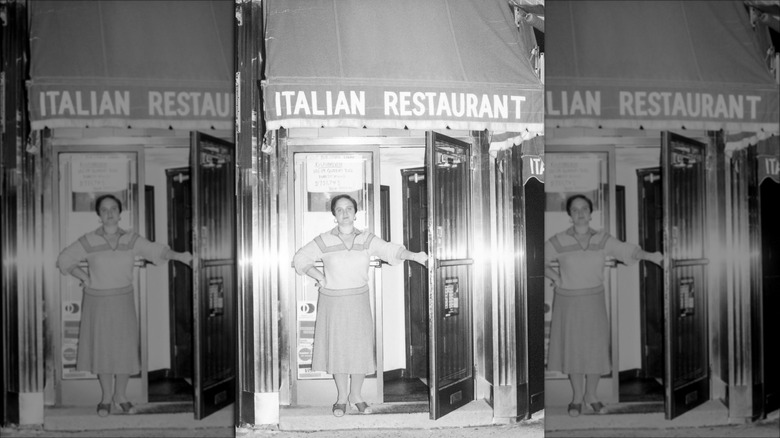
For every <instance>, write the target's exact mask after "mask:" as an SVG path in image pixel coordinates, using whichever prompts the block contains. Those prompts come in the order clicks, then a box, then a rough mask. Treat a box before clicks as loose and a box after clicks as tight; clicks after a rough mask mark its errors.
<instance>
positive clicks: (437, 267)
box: [426, 132, 474, 419]
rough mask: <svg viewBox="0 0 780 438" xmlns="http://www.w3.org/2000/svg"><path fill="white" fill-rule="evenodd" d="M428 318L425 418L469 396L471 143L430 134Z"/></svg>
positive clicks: (471, 384)
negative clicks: (428, 388)
mask: <svg viewBox="0 0 780 438" xmlns="http://www.w3.org/2000/svg"><path fill="white" fill-rule="evenodd" d="M426 140H427V145H426V147H427V150H426V169H427V171H428V175H429V178H430V181H429V185H428V202H429V203H428V224H429V225H428V268H429V269H428V306H429V307H428V318H429V358H430V359H429V367H430V371H429V377H430V380H429V384H430V393H431V398H430V417H431V419H437V418H439V417H441V416H443V415H446V414H447V413H449V412H452V411H453V410H455V409H457V408H459V407H461V406H463V405H465V404H466V403H468V402H470V401H471V400H472V399H473V398H474V381H473V359H472V337H471V269H472V266H471V265H472V264H473V260H472V259H471V250H470V241H471V237H470V234H471V229H470V202H469V199H470V193H471V191H470V182H471V163H470V158H471V157H470V145H469V144H468V143H464V142H462V141H459V140H455V139H452V138H448V137H445V136H443V135H440V134H436V133H432V132H429V133H428V134H427V136H426Z"/></svg>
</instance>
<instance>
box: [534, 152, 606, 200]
mask: <svg viewBox="0 0 780 438" xmlns="http://www.w3.org/2000/svg"><path fill="white" fill-rule="evenodd" d="M544 170H545V171H546V175H545V180H544V191H545V192H552V193H560V192H563V193H568V192H587V191H591V190H596V189H598V183H599V160H598V159H597V158H595V157H587V156H586V157H583V156H581V155H568V154H548V155H547V166H545V168H544Z"/></svg>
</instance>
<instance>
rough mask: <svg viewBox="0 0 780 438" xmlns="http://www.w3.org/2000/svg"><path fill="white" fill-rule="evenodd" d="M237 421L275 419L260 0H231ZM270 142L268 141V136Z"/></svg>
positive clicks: (274, 312) (274, 225)
mask: <svg viewBox="0 0 780 438" xmlns="http://www.w3.org/2000/svg"><path fill="white" fill-rule="evenodd" d="M235 30H236V31H235V38H236V48H237V50H236V77H235V80H236V132H235V136H236V167H237V168H236V201H237V202H236V221H237V223H236V232H237V233H236V238H237V261H238V269H237V276H238V278H237V286H238V327H237V329H238V337H237V338H238V397H237V398H238V403H237V404H238V409H237V417H238V418H237V426H238V427H244V426H250V427H251V426H255V425H273V424H278V423H279V342H278V339H279V331H278V296H277V295H278V268H277V266H276V265H277V262H276V256H275V255H276V253H277V249H278V236H277V235H276V230H277V229H278V218H277V216H276V212H277V208H276V202H277V201H276V199H277V196H276V191H277V190H278V183H277V181H276V179H277V177H278V175H277V174H276V160H277V159H276V148H275V145H274V144H265V143H264V141H263V139H264V137H265V135H264V134H265V125H264V118H263V114H262V108H263V104H262V92H261V90H260V80H261V79H262V75H263V68H264V60H265V53H264V45H263V41H264V38H263V35H264V31H263V3H262V1H260V0H236V26H235ZM271 143H273V142H271Z"/></svg>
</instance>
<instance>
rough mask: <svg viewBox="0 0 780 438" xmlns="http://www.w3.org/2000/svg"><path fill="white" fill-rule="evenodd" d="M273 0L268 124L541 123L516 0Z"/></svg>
mask: <svg viewBox="0 0 780 438" xmlns="http://www.w3.org/2000/svg"><path fill="white" fill-rule="evenodd" d="M266 8H267V10H266V16H267V21H266V29H265V43H266V68H265V79H264V80H263V82H262V87H263V94H264V110H265V120H266V123H267V125H266V126H267V128H268V129H278V128H280V127H284V128H299V127H317V128H319V127H352V128H362V127H366V128H375V129H376V128H400V129H403V128H404V127H406V128H409V129H425V130H428V129H440V130H443V129H447V128H450V129H458V130H461V129H463V130H484V129H488V130H491V131H495V132H511V133H515V134H514V135H512V136H511V137H512V139H513V140H512V141H519V140H520V139H521V138H523V137H524V138H529V137H532V136H535V135H541V134H543V130H544V124H543V120H544V119H543V94H542V90H543V86H542V83H541V81H540V80H539V78H538V77H537V76H536V75H535V73H534V71H533V67H532V65H531V61H530V59H531V51H532V49H533V47H528V44H527V43H524V42H523V41H525V39H524V38H522V37H521V34H520V32H519V31H518V28H517V27H516V25H515V22H514V16H513V10H512V7H511V6H510V5H509V3H508V2H507V0H490V1H478V2H475V1H469V0H436V1H424V2H420V1H416V0H394V1H368V0H349V1H347V0H316V1H315V0H297V1H289V0H284V1H276V0H271V1H267V2H266ZM509 145H510V146H511V142H510V144H509Z"/></svg>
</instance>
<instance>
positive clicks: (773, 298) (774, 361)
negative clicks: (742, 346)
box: [759, 178, 780, 414]
mask: <svg viewBox="0 0 780 438" xmlns="http://www.w3.org/2000/svg"><path fill="white" fill-rule="evenodd" d="M778 199H780V183H777V182H776V181H774V180H772V179H769V178H767V179H765V180H764V181H761V182H760V183H759V205H760V206H759V212H760V213H759V214H760V217H761V219H760V221H761V222H760V223H761V227H760V228H761V272H762V277H763V278H762V282H763V284H762V298H763V303H762V312H763V323H764V324H763V368H764V369H763V377H764V389H763V393H764V400H763V402H764V414H767V413H769V412H772V411H774V410H776V409H778V408H780V376H779V375H778V373H777V370H778V369H780V356H778V355H777V354H775V353H774V352H776V351H777V339H776V336H777V334H778V333H780V319H779V318H778V317H777V309H780V294H778V293H777V291H778V290H780V229H779V228H778V227H777V226H774V221H775V220H777V215H776V214H775V213H774V212H775V211H777V210H776V209H775V208H774V207H773V204H774V203H776V202H777V200H778Z"/></svg>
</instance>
